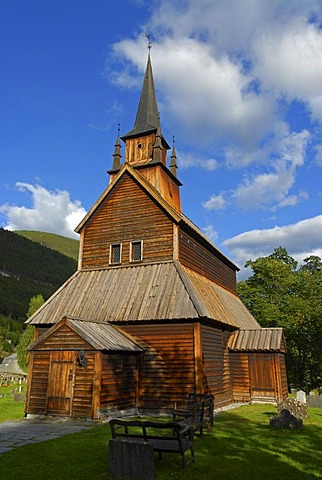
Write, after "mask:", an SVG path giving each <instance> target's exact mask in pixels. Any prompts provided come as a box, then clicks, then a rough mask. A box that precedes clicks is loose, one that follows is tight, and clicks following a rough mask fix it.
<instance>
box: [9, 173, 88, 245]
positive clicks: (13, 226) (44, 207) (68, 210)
mask: <svg viewBox="0 0 322 480" xmlns="http://www.w3.org/2000/svg"><path fill="white" fill-rule="evenodd" d="M16 186H17V187H18V189H19V190H20V191H21V192H25V193H28V194H31V200H32V207H31V208H27V207H24V206H22V207H18V206H16V205H2V206H0V212H1V213H2V214H4V215H5V216H6V218H7V225H6V226H5V228H7V229H8V230H39V231H44V232H51V233H57V234H59V235H63V236H66V237H74V238H78V235H77V234H75V233H74V231H73V230H74V228H75V227H76V226H77V225H78V223H79V222H80V221H81V220H82V218H83V217H84V216H85V215H86V211H85V209H84V208H83V207H82V205H81V203H80V202H79V201H78V200H74V201H73V200H71V199H70V195H69V193H68V192H67V191H65V190H55V191H49V190H46V189H45V188H44V187H42V186H40V185H31V184H29V183H23V182H17V183H16Z"/></svg>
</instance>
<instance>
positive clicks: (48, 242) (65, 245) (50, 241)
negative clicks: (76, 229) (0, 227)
mask: <svg viewBox="0 0 322 480" xmlns="http://www.w3.org/2000/svg"><path fill="white" fill-rule="evenodd" d="M14 233H17V234H18V235H22V236H23V237H25V238H28V239H29V240H32V241H33V242H36V243H40V245H43V246H45V247H48V248H51V249H52V250H56V251H57V252H59V253H61V254H62V255H66V256H67V257H70V258H73V259H74V260H76V261H77V259H78V250H79V241H78V240H75V239H73V238H67V237H63V236H62V235H56V234H55V233H47V232H37V231H34V230H15V232H14Z"/></svg>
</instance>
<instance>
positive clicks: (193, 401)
mask: <svg viewBox="0 0 322 480" xmlns="http://www.w3.org/2000/svg"><path fill="white" fill-rule="evenodd" d="M214 403H215V402H214V396H213V395H208V394H201V393H197V394H196V393H190V394H189V397H188V401H187V406H186V408H185V409H175V410H174V411H173V414H172V420H173V421H174V422H177V423H179V424H180V425H181V426H186V425H190V426H191V428H192V430H193V432H197V431H199V434H200V436H202V434H203V429H204V427H207V430H208V431H211V429H212V427H213V424H214Z"/></svg>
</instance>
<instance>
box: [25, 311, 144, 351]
mask: <svg viewBox="0 0 322 480" xmlns="http://www.w3.org/2000/svg"><path fill="white" fill-rule="evenodd" d="M62 325H67V326H68V327H69V328H70V329H71V330H73V331H74V332H75V333H77V334H78V335H79V336H80V337H81V338H83V339H84V340H85V341H86V342H87V343H88V344H89V345H90V346H91V347H93V348H94V349H95V350H107V351H113V352H132V353H142V352H143V350H144V349H143V348H142V347H141V346H140V344H139V342H138V341H137V340H136V339H134V338H133V337H131V335H129V334H126V333H124V332H121V331H120V330H119V329H118V328H117V327H116V326H113V325H111V324H110V323H101V322H93V321H89V320H83V319H81V318H72V317H63V318H62V319H61V321H60V322H58V323H57V324H56V325H54V326H53V327H51V328H50V329H49V330H47V331H46V332H45V333H44V334H43V335H41V336H40V337H39V338H38V339H37V340H36V341H35V342H33V343H32V344H31V345H30V346H29V348H28V350H34V349H36V348H37V347H38V346H39V345H40V344H44V343H45V342H46V340H47V339H48V338H49V337H50V336H51V335H53V334H54V333H55V331H57V330H58V329H59V328H60V327H61V326H62Z"/></svg>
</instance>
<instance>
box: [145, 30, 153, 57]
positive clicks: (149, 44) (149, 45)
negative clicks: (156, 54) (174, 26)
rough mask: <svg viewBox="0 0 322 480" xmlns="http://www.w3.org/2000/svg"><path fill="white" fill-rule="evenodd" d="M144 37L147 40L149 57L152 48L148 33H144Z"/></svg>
mask: <svg viewBox="0 0 322 480" xmlns="http://www.w3.org/2000/svg"><path fill="white" fill-rule="evenodd" d="M145 37H146V38H147V39H148V46H147V48H148V50H149V55H150V52H151V48H152V43H151V34H150V33H146V34H145Z"/></svg>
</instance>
